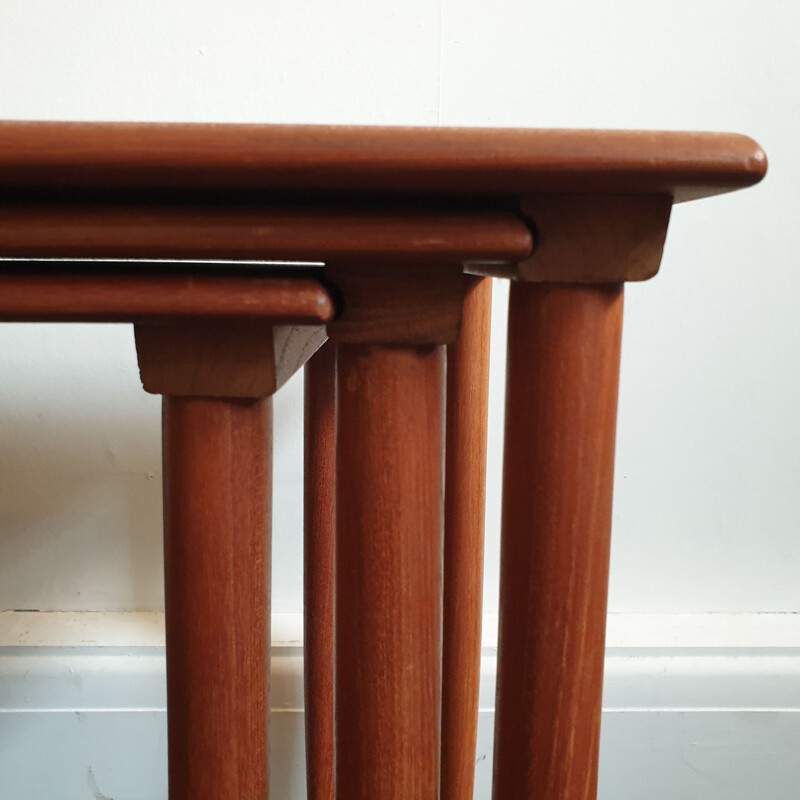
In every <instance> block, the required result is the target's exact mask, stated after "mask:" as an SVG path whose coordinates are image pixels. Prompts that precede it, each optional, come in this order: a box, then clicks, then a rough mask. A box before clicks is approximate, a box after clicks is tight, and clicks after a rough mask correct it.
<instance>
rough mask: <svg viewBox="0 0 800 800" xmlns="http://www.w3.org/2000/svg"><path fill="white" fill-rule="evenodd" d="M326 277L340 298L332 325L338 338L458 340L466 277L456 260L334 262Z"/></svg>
mask: <svg viewBox="0 0 800 800" xmlns="http://www.w3.org/2000/svg"><path fill="white" fill-rule="evenodd" d="M325 277H326V279H327V280H328V282H329V284H330V285H331V287H332V288H334V289H335V291H336V293H337V295H338V296H339V297H341V298H342V303H341V306H342V310H341V313H340V314H339V315H338V316H337V317H336V319H334V320H332V321H331V322H330V323H329V324H328V333H329V334H330V336H331V338H332V339H334V340H335V341H337V342H350V343H363V344H394V343H406V344H445V343H447V342H454V341H455V340H456V339H457V338H458V331H459V328H460V326H461V307H462V297H463V294H464V280H463V276H462V271H461V266H460V265H458V264H455V265H448V264H438V265H434V266H420V265H419V264H406V265H405V266H404V267H402V268H401V267H397V266H391V265H386V264H381V265H379V266H372V267H366V266H361V265H352V264H336V263H335V264H331V265H328V266H326V267H325Z"/></svg>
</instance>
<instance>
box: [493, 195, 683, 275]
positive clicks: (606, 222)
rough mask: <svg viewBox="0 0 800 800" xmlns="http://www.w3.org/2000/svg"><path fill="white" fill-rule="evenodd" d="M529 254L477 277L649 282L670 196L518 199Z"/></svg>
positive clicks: (657, 259) (663, 233) (658, 262)
mask: <svg viewBox="0 0 800 800" xmlns="http://www.w3.org/2000/svg"><path fill="white" fill-rule="evenodd" d="M520 210H521V212H522V214H523V216H524V217H525V218H526V219H528V220H529V221H530V223H531V224H532V226H533V228H534V238H535V241H536V246H535V248H534V251H533V253H532V254H531V255H530V256H529V257H528V258H526V259H525V260H524V261H521V262H520V263H519V264H517V265H515V266H511V267H508V268H505V267H501V268H500V270H494V269H492V268H489V269H488V270H481V274H492V275H497V276H500V275H501V274H502V276H503V277H510V278H516V279H518V280H523V281H546V282H551V283H621V282H623V281H645V280H648V279H649V278H652V277H653V276H654V275H655V274H656V273H657V272H658V268H659V266H660V265H661V254H662V251H663V249H664V240H665V238H666V235H667V226H668V224H669V217H670V211H671V210H672V196H671V195H668V194H625V195H614V194H609V195H597V194H547V195H535V196H529V197H526V198H523V200H522V203H521V206H520Z"/></svg>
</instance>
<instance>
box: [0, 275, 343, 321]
mask: <svg viewBox="0 0 800 800" xmlns="http://www.w3.org/2000/svg"><path fill="white" fill-rule="evenodd" d="M73 266H74V265H73ZM0 268H2V264H0ZM84 269H86V265H84ZM110 269H111V271H109V265H106V266H105V267H103V268H102V271H101V270H100V269H98V270H97V271H92V272H89V273H84V274H70V273H67V274H58V273H56V274H53V273H52V272H50V273H47V274H44V273H39V274H37V273H34V272H26V273H22V274H19V273H16V274H3V273H2V272H0V321H3V322H164V321H168V320H169V321H174V320H178V319H196V318H209V317H213V318H217V319H219V318H225V319H244V320H254V319H264V318H269V319H270V320H272V321H275V322H284V323H289V322H293V323H297V324H302V323H305V324H313V323H324V322H327V321H328V320H330V319H331V318H332V317H333V315H334V313H335V307H334V304H333V300H332V299H331V297H330V295H329V294H328V292H327V291H326V289H325V288H324V287H323V286H322V285H321V284H320V283H318V282H317V281H314V280H311V279H309V278H301V277H297V278H274V277H273V278H265V277H261V276H259V275H258V274H253V275H249V276H247V275H240V276H236V277H230V278H229V277H225V276H220V275H150V274H120V273H119V272H114V271H113V270H114V267H113V265H110Z"/></svg>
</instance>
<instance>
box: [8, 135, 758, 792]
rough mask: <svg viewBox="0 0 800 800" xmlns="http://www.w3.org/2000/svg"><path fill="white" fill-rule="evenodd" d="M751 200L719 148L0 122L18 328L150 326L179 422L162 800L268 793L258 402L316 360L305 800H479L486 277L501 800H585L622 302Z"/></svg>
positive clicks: (601, 623)
mask: <svg viewBox="0 0 800 800" xmlns="http://www.w3.org/2000/svg"><path fill="white" fill-rule="evenodd" d="M765 171H766V158H765V156H764V154H763V152H762V151H761V150H760V149H759V147H758V146H757V145H756V144H755V143H754V142H753V141H752V140H750V139H747V138H745V137H743V136H735V135H723V134H708V133H706V134H702V133H645V132H606V131H558V130H481V129H474V130H469V129H460V130H459V129H446V128H438V129H423V128H420V129H414V128H406V129H401V128H396V129H393V128H347V127H299V126H270V125H156V124H106V123H102V124H94V123H92V124H88V123H87V124H84V123H39V122H7V123H0V257H2V258H4V259H7V260H6V261H4V262H2V264H0V319H2V320H13V321H20V320H31V321H42V320H48V321H94V322H121V321H124V322H132V323H133V324H134V326H135V333H136V349H137V353H138V358H139V366H140V369H141V375H142V382H143V384H144V388H145V389H146V390H147V391H149V392H155V393H157V394H162V395H163V396H164V399H163V409H164V411H163V449H164V539H165V564H166V612H167V681H168V719H169V723H168V726H169V795H170V798H171V799H172V800H256V799H257V798H258V799H259V800H261V799H262V798H265V797H266V796H267V791H268V789H267V761H268V758H267V709H268V698H267V687H268V643H269V588H270V489H269V487H270V475H271V469H272V465H271V458H270V440H271V405H270V397H271V395H272V394H273V393H274V392H275V391H276V390H277V388H278V387H279V386H280V385H281V384H282V383H283V382H284V381H285V380H286V378H287V377H288V376H289V375H291V374H292V372H294V371H295V370H297V369H298V368H300V367H301V366H303V365H304V364H305V363H306V361H308V359H309V358H310V357H311V356H312V354H313V353H314V352H315V351H316V350H317V349H318V348H319V347H320V346H321V345H322V344H323V342H324V341H325V339H326V337H327V338H329V339H330V343H329V344H326V345H324V346H322V348H321V349H320V350H319V353H318V354H317V355H316V356H314V358H313V359H312V360H310V361H308V366H307V367H306V370H307V373H306V498H305V505H306V531H305V543H306V556H305V558H306V586H305V595H306V648H307V653H306V689H307V752H308V778H309V781H308V786H309V797H310V798H312V799H313V800H331V799H332V798H333V797H334V796H335V798H336V800H390V799H391V800H436V798H439V797H441V798H442V800H467V799H468V798H471V795H472V774H473V769H474V751H475V734H476V720H477V682H478V674H479V659H480V607H481V571H482V548H483V543H482V535H483V529H482V528H483V496H484V488H483V483H484V474H485V473H484V471H485V436H486V392H487V369H488V349H487V341H488V318H489V299H490V281H489V280H488V279H487V278H486V277H481V276H497V277H507V278H511V279H512V281H513V282H512V285H511V293H510V309H509V322H508V364H507V398H506V421H505V422H506V442H505V456H504V459H505V465H504V472H503V481H504V488H503V521H502V556H501V597H500V639H499V651H498V667H497V670H498V688H497V714H496V735H495V756H494V793H493V797H494V800H545V799H546V800H555V799H556V798H558V799H559V800H587V799H589V798H594V797H595V795H596V783H597V753H598V737H599V727H600V699H601V685H602V674H603V651H604V635H605V615H606V593H607V576H608V559H609V534H610V527H611V497H612V482H613V481H612V477H613V461H614V432H615V417H616V407H617V384H618V371H619V349H620V332H621V325H622V293H623V288H622V287H623V284H624V282H625V281H631V280H637V281H638V280H646V279H647V278H650V277H652V276H653V275H655V274H656V272H657V271H658V267H659V262H660V259H661V252H662V248H663V245H664V237H665V234H666V230H667V223H668V220H669V215H670V209H671V207H672V204H673V203H674V202H681V201H684V200H692V199H695V198H701V197H705V196H708V195H712V194H716V193H720V192H726V191H730V190H733V189H737V188H740V187H744V186H748V185H751V184H753V183H756V182H757V181H758V180H760V179H761V178H762V177H763V175H764V173H765ZM266 262H271V263H266ZM275 262H290V263H288V264H287V263H283V264H282V265H280V264H279V265H276V263H275ZM298 264H304V265H305V266H302V265H301V266H298ZM334 662H335V664H334ZM334 666H335V669H334ZM334 697H335V709H336V711H335V714H334ZM45 768H46V767H45ZM334 784H335V786H334Z"/></svg>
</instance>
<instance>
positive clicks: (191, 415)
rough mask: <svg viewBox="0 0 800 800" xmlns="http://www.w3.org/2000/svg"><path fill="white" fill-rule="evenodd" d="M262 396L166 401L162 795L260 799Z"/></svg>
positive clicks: (264, 588)
mask: <svg viewBox="0 0 800 800" xmlns="http://www.w3.org/2000/svg"><path fill="white" fill-rule="evenodd" d="M270 402H271V401H270V400H269V399H266V400H255V401H249V400H244V401H243V400H219V399H206V398H203V399H201V398H170V397H167V398H164V429H163V430H164V432H163V435H164V553H165V555H164V560H165V580H166V619H167V711H168V716H167V720H168V726H169V796H170V800H242V798H253V800H256V798H258V799H259V800H265V798H266V797H267V752H268V750H267V713H268V704H267V675H268V672H267V670H268V642H269V571H270V543H269V536H270V517H269V515H270V492H271V489H270V487H271V405H270Z"/></svg>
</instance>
